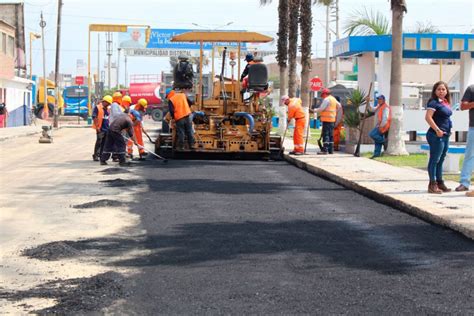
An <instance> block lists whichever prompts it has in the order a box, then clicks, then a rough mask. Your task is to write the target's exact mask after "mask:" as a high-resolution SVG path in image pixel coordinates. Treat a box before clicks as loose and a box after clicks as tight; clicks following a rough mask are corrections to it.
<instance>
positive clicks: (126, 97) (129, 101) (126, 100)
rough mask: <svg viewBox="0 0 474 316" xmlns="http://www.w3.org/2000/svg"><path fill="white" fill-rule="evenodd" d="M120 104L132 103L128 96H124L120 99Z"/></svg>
mask: <svg viewBox="0 0 474 316" xmlns="http://www.w3.org/2000/svg"><path fill="white" fill-rule="evenodd" d="M122 102H128V104H130V103H132V98H130V96H129V95H124V96H123V98H122Z"/></svg>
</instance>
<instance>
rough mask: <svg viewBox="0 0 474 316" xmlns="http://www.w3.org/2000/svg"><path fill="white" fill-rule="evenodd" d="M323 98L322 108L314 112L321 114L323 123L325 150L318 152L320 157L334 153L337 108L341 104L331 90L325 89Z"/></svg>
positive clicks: (322, 93) (322, 94)
mask: <svg viewBox="0 0 474 316" xmlns="http://www.w3.org/2000/svg"><path fill="white" fill-rule="evenodd" d="M321 97H322V98H323V102H322V103H321V106H320V107H319V108H317V109H315V110H314V112H316V113H319V115H320V117H321V122H323V130H322V137H323V150H321V151H320V152H318V155H327V154H333V153H334V124H335V123H336V115H337V108H338V107H339V106H341V104H340V103H339V102H337V100H336V99H335V98H334V97H333V96H332V95H331V90H329V89H326V88H325V89H323V91H322V92H321Z"/></svg>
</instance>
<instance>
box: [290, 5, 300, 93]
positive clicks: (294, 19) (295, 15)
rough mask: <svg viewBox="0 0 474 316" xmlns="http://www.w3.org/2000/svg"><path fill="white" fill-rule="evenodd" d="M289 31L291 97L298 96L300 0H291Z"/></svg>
mask: <svg viewBox="0 0 474 316" xmlns="http://www.w3.org/2000/svg"><path fill="white" fill-rule="evenodd" d="M289 4H290V6H289V12H290V13H291V14H290V18H289V22H290V23H289V32H288V62H289V74H288V77H289V78H288V95H289V96H290V98H293V97H295V96H296V88H297V81H296V53H297V50H298V20H299V15H300V0H289Z"/></svg>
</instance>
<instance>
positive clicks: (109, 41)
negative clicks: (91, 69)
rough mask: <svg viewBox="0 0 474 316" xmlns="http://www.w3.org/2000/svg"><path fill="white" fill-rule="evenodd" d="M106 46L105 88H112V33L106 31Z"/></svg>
mask: <svg viewBox="0 0 474 316" xmlns="http://www.w3.org/2000/svg"><path fill="white" fill-rule="evenodd" d="M106 36H107V42H106V43H107V47H106V54H107V88H108V89H112V85H111V82H110V68H111V66H110V59H111V58H112V33H111V32H107V33H106Z"/></svg>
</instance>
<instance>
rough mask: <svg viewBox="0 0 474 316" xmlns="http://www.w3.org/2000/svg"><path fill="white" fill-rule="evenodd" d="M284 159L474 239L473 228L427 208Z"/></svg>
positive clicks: (369, 196) (375, 199)
mask: <svg viewBox="0 0 474 316" xmlns="http://www.w3.org/2000/svg"><path fill="white" fill-rule="evenodd" d="M284 159H285V160H286V161H287V162H289V163H291V164H293V165H295V166H296V167H298V168H300V169H302V170H305V171H308V172H309V173H311V174H314V175H316V176H320V177H322V178H325V179H327V180H330V181H332V182H334V183H337V184H339V185H342V186H343V187H345V188H347V189H350V190H352V191H355V192H357V193H359V194H362V195H364V196H366V197H368V198H370V199H372V200H374V201H376V202H379V203H381V204H385V205H388V206H390V207H393V208H396V209H398V210H400V211H403V212H405V213H408V214H411V215H414V216H416V217H418V218H421V219H423V220H425V221H427V222H429V223H432V224H436V225H440V226H443V227H447V228H449V229H451V230H453V231H456V232H458V233H461V234H462V235H464V236H465V237H467V238H469V239H472V240H474V230H472V229H469V228H468V227H465V226H462V225H458V224H456V223H453V222H451V221H449V220H446V219H445V218H442V217H439V216H437V215H434V214H432V213H430V212H429V211H427V210H424V209H421V208H419V207H416V206H413V205H411V204H408V203H406V202H404V201H402V200H399V199H396V198H393V197H391V196H389V195H386V194H383V193H379V192H377V191H374V190H371V189H368V188H366V187H364V186H362V185H360V184H358V183H356V182H354V181H351V180H347V179H344V178H343V177H341V176H339V175H336V174H334V173H331V172H328V171H326V170H324V169H323V168H320V167H317V166H313V165H310V164H308V163H306V162H303V161H300V160H298V159H297V158H295V157H294V156H290V155H287V154H285V155H284Z"/></svg>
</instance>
